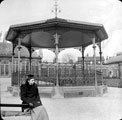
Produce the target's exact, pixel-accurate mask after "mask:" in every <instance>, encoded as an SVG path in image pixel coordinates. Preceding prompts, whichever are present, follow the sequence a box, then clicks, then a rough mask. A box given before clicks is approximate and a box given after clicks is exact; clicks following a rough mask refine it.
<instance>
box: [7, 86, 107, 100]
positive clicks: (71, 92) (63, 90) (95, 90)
mask: <svg viewBox="0 0 122 120" xmlns="http://www.w3.org/2000/svg"><path fill="white" fill-rule="evenodd" d="M38 89H39V94H40V97H50V98H65V97H95V96H102V95H103V94H104V93H106V92H107V86H106V85H101V86H97V87H95V86H65V87H60V86H55V87H38ZM8 91H9V92H10V93H11V94H12V95H13V96H19V93H20V90H19V87H17V86H9V87H8Z"/></svg>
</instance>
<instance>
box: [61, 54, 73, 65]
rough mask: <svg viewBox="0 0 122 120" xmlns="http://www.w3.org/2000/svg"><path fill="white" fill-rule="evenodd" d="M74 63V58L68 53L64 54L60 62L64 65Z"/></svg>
mask: <svg viewBox="0 0 122 120" xmlns="http://www.w3.org/2000/svg"><path fill="white" fill-rule="evenodd" d="M74 61H75V58H74V56H73V55H71V54H70V53H66V54H64V55H63V57H62V62H64V63H73V62H74Z"/></svg>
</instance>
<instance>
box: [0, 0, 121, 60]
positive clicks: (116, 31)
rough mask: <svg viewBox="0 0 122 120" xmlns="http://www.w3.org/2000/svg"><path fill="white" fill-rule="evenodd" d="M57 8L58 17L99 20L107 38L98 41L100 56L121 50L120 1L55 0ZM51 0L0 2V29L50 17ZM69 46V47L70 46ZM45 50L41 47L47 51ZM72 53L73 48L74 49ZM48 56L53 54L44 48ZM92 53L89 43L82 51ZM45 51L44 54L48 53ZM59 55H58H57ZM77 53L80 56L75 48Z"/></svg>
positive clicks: (11, 0)
mask: <svg viewBox="0 0 122 120" xmlns="http://www.w3.org/2000/svg"><path fill="white" fill-rule="evenodd" d="M57 2H58V8H59V9H60V10H61V12H60V13H59V14H58V17H59V18H63V19H71V20H76V21H85V22H91V23H99V24H103V26H104V28H105V30H106V32H107V33H108V39H106V40H105V41H104V42H102V52H103V56H104V57H107V56H115V55H116V53H118V52H122V3H121V2H120V1H118V0H57ZM54 3H55V1H54V0H4V2H2V3H1V5H0V31H1V32H2V33H3V34H2V37H4V33H5V32H6V31H7V30H8V29H9V27H10V25H13V24H19V23H27V22H35V21H41V20H45V19H50V18H54V17H55V14H54V13H53V12H52V10H53V9H54ZM70 50H71V49H70ZM47 51H48V50H44V52H46V54H47ZM75 53H76V52H75ZM48 54H49V55H50V57H47V58H46V55H45V60H46V59H48V58H51V57H54V54H53V53H51V52H48ZM86 54H89V56H92V55H93V49H92V46H89V47H88V48H86V50H85V55H86ZM96 54H97V55H98V54H99V50H98V48H97V51H96ZM49 55H48V56H49ZM59 56H61V55H59ZM77 56H81V54H79V51H78V52H77Z"/></svg>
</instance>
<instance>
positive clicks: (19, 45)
mask: <svg viewBox="0 0 122 120" xmlns="http://www.w3.org/2000/svg"><path fill="white" fill-rule="evenodd" d="M17 48H18V86H20V50H21V48H22V47H21V39H18V47H17Z"/></svg>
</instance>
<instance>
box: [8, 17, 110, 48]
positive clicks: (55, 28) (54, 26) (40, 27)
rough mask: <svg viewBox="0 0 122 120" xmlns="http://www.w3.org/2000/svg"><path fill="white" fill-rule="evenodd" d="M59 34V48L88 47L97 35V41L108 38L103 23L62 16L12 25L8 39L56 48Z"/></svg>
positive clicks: (28, 44) (25, 43)
mask: <svg viewBox="0 0 122 120" xmlns="http://www.w3.org/2000/svg"><path fill="white" fill-rule="evenodd" d="M56 33H57V34H59V35H60V38H59V46H58V47H59V48H69V47H81V46H83V47H86V46H88V45H90V44H92V37H93V35H95V37H96V42H101V41H103V40H105V39H107V38H108V35H107V33H106V31H105V29H104V26H103V25H102V24H95V23H88V22H79V21H73V20H66V19H60V18H53V19H48V20H44V21H38V22H31V23H24V24H17V25H11V26H10V28H9V30H8V33H7V36H6V40H8V41H11V42H14V43H17V42H18V38H22V39H21V44H22V45H23V46H26V47H29V46H31V47H40V48H55V41H54V37H53V35H55V34H56Z"/></svg>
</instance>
